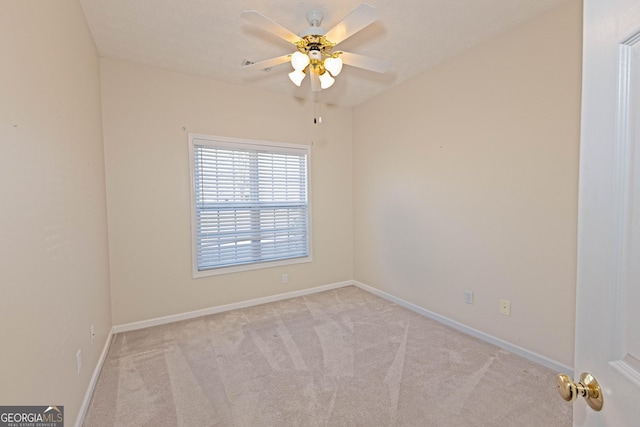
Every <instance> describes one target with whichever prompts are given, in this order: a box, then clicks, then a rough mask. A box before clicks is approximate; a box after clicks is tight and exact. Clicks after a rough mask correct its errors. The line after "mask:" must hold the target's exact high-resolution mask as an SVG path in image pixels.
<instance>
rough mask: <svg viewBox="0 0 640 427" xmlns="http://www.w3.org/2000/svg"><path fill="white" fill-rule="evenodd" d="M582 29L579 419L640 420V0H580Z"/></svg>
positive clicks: (594, 422)
mask: <svg viewBox="0 0 640 427" xmlns="http://www.w3.org/2000/svg"><path fill="white" fill-rule="evenodd" d="M584 37H585V38H584V58H583V65H584V66H583V94H582V96H583V98H582V135H581V148H580V151H581V153H580V205H579V220H578V292H577V306H576V347H575V351H576V355H575V375H576V377H579V376H580V374H581V373H582V372H585V371H587V372H590V373H592V374H593V375H594V376H595V377H596V379H597V380H598V382H599V383H600V385H601V387H602V391H603V397H604V405H603V408H602V410H601V411H600V412H596V411H593V410H591V409H590V408H589V407H588V406H587V405H586V404H585V400H584V399H582V398H580V397H578V400H577V401H576V402H575V403H574V426H640V0H584ZM576 380H577V378H576Z"/></svg>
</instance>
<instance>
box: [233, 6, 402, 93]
mask: <svg viewBox="0 0 640 427" xmlns="http://www.w3.org/2000/svg"><path fill="white" fill-rule="evenodd" d="M241 17H242V18H244V19H246V20H247V21H249V22H251V23H253V24H256V25H258V26H259V27H261V28H262V29H264V30H266V31H269V32H270V33H272V34H274V35H276V36H278V37H280V38H281V39H283V40H286V41H288V42H289V43H292V44H294V45H295V46H296V51H295V52H293V53H288V54H286V55H282V56H278V57H276V58H272V59H267V60H265V61H260V62H249V61H245V62H244V63H243V68H244V69H258V70H264V69H267V68H271V67H275V66H276V65H280V64H284V63H286V62H290V63H291V65H292V66H293V71H292V72H290V73H289V78H290V79H291V81H292V82H293V83H294V84H295V85H296V86H300V85H301V84H302V81H303V80H304V78H305V77H306V76H307V74H308V75H309V78H310V80H311V90H312V91H314V92H318V91H320V90H322V89H327V88H329V87H331V86H332V85H333V83H334V82H335V78H334V77H336V76H337V75H338V74H340V71H342V65H343V64H346V65H350V66H352V67H357V68H362V69H365V70H369V71H374V72H376V73H385V72H387V71H388V70H389V67H390V64H389V62H388V61H385V60H381V59H375V58H370V57H368V56H363V55H358V54H355V53H349V52H344V51H340V50H335V49H334V48H335V46H336V45H338V44H340V43H342V42H343V41H344V40H346V39H348V38H349V37H351V36H352V35H354V34H355V33H357V32H358V31H360V30H362V29H363V28H365V27H367V26H369V25H371V24H372V23H374V22H375V21H377V20H378V19H379V17H380V16H379V13H378V11H377V10H376V9H375V8H374V7H373V6H371V5H369V4H367V3H362V4H361V5H360V6H358V7H357V8H356V9H354V10H353V11H352V12H351V13H350V14H349V15H347V17H346V18H344V19H343V20H342V21H340V22H339V23H338V24H337V25H336V26H335V27H333V28H332V29H330V30H329V31H327V30H325V29H323V28H322V27H320V25H321V24H322V20H323V18H324V15H323V13H322V11H321V10H319V9H311V10H310V11H309V12H307V21H308V22H309V27H308V28H306V29H304V30H302V31H301V32H300V33H299V34H295V33H293V32H292V31H289V30H288V29H286V28H284V27H283V26H281V25H280V24H278V23H276V22H274V21H272V20H271V19H269V18H267V17H266V16H264V15H263V14H261V13H260V12H258V11H256V10H248V11H245V12H242V14H241Z"/></svg>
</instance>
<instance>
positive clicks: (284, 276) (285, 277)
mask: <svg viewBox="0 0 640 427" xmlns="http://www.w3.org/2000/svg"><path fill="white" fill-rule="evenodd" d="M287 283H289V276H288V275H287V274H286V273H285V274H283V275H282V284H284V285H286V284H287Z"/></svg>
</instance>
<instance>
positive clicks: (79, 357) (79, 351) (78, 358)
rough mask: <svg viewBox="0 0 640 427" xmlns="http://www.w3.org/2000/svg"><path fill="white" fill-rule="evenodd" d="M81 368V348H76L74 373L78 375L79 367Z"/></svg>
mask: <svg viewBox="0 0 640 427" xmlns="http://www.w3.org/2000/svg"><path fill="white" fill-rule="evenodd" d="M81 368H82V349H78V352H77V353H76V375H80V369H81Z"/></svg>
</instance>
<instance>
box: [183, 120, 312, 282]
mask: <svg viewBox="0 0 640 427" xmlns="http://www.w3.org/2000/svg"><path fill="white" fill-rule="evenodd" d="M188 140H189V141H188V142H189V177H190V183H191V185H190V193H191V194H190V203H191V272H192V276H193V278H194V279H197V278H200V277H208V276H218V275H222V274H230V273H238V272H242V271H250V270H259V269H264V268H273V267H280V266H285V265H293V264H302V263H307V262H312V261H313V253H312V252H313V250H312V248H313V245H312V241H313V240H312V235H311V230H312V229H313V227H312V208H311V199H312V197H311V146H309V145H303V144H289V143H284V142H272V141H259V140H253V139H242V138H230V137H223V136H214V135H204V134H197V133H189V134H188ZM207 144H209V145H215V146H216V147H224V146H227V147H230V148H237V147H238V146H240V145H242V146H244V147H245V148H256V149H261V150H264V149H265V148H267V149H269V151H271V152H278V151H281V152H290V151H291V150H297V151H304V152H305V153H306V156H307V249H308V255H307V256H306V257H299V258H289V259H282V260H275V261H262V262H260V261H257V262H253V263H249V264H241V265H234V266H228V267H218V268H213V269H209V270H202V271H201V270H199V269H198V227H197V209H196V182H195V158H194V152H195V148H194V147H195V145H207Z"/></svg>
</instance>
